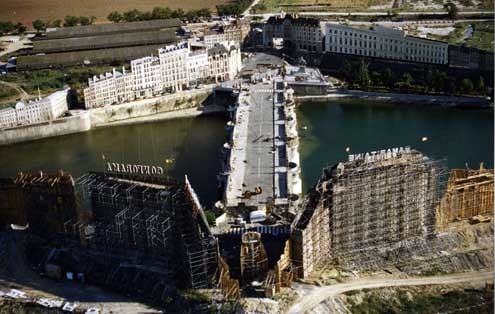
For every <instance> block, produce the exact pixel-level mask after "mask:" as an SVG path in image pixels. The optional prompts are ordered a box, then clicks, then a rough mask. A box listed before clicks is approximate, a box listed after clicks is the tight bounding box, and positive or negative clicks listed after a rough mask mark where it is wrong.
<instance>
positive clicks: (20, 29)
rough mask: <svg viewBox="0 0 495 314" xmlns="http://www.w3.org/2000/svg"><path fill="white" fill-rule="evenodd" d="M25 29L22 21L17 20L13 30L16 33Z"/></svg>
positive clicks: (20, 32)
mask: <svg viewBox="0 0 495 314" xmlns="http://www.w3.org/2000/svg"><path fill="white" fill-rule="evenodd" d="M26 30H27V27H26V26H24V25H23V24H22V23H20V22H18V23H16V24H15V31H16V32H17V33H18V34H22V33H24V32H25V31H26Z"/></svg>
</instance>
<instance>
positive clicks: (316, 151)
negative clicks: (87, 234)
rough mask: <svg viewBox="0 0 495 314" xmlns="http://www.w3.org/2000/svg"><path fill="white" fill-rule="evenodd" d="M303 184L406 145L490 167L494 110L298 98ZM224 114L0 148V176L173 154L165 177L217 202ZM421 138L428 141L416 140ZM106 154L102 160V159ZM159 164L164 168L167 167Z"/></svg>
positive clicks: (150, 160) (154, 161) (455, 163)
mask: <svg viewBox="0 0 495 314" xmlns="http://www.w3.org/2000/svg"><path fill="white" fill-rule="evenodd" d="M298 120H299V126H300V127H302V126H306V127H307V129H306V130H304V129H301V130H299V135H300V136H301V147H300V151H301V164H302V176H303V186H304V189H307V188H309V187H310V186H311V185H312V184H314V183H315V182H316V180H317V179H318V177H319V176H320V174H321V169H322V167H325V166H326V165H332V164H334V163H336V162H338V161H340V160H344V159H345V158H346V152H345V148H346V147H350V149H351V153H352V152H354V153H360V152H366V151H371V150H377V149H383V148H389V147H397V146H406V145H410V146H411V147H413V148H417V149H420V150H421V151H423V152H424V153H426V154H427V155H428V156H431V157H433V158H443V157H446V158H447V164H448V166H449V167H464V166H465V163H466V162H467V163H468V164H469V165H470V166H471V167H473V168H474V167H477V166H478V164H479V162H480V161H483V162H485V165H486V166H487V167H493V111H491V110H461V109H452V108H431V107H419V106H392V105H377V104H363V103H359V104H358V103H341V102H330V103H304V104H303V105H301V106H300V107H299V108H298ZM225 122H226V120H225V118H223V117H217V116H205V117H196V118H186V119H177V120H167V121H161V122H153V123H144V124H136V125H126V126H115V127H109V128H102V129H96V130H93V131H90V132H86V133H79V134H73V135H68V136H62V137H56V138H49V139H45V140H40V141H35V142H28V143H22V144H16V145H12V146H5V147H0V177H6V176H14V175H15V174H16V173H17V172H19V171H38V170H43V171H45V172H54V171H57V170H59V169H63V170H65V171H68V172H70V173H72V174H73V176H74V177H77V176H79V175H81V174H82V173H84V172H87V171H102V170H104V163H105V161H115V162H124V163H139V164H149V165H162V166H164V167H165V159H174V160H175V162H174V163H173V164H172V165H171V166H170V167H169V169H168V173H169V175H170V176H173V177H176V178H182V177H183V175H184V174H188V176H189V179H190V181H191V183H192V185H193V187H194V188H195V190H196V191H197V192H198V194H199V196H200V199H201V202H202V203H203V205H206V206H207V207H211V206H212V204H213V203H214V201H215V200H216V199H217V196H218V194H217V181H216V175H217V173H218V172H219V167H220V162H219V149H220V147H221V146H222V144H223V142H224V141H225V138H226V132H225V129H224V126H225ZM423 136H426V137H428V141H426V142H422V141H421V138H422V137H423ZM103 156H105V160H103ZM165 169H167V168H166V167H165Z"/></svg>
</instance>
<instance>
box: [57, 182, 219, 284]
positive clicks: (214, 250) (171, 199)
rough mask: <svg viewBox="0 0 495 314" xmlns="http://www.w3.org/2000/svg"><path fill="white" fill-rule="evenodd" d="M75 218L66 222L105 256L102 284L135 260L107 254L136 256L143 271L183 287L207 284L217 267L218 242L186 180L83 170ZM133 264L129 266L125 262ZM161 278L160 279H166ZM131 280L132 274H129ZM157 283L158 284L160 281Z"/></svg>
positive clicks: (112, 280) (114, 278)
mask: <svg viewBox="0 0 495 314" xmlns="http://www.w3.org/2000/svg"><path fill="white" fill-rule="evenodd" d="M76 194H77V203H78V210H77V219H73V220H69V221H67V222H66V224H65V228H66V230H67V232H68V233H71V234H74V235H76V236H78V238H79V239H80V241H81V243H82V244H83V245H84V246H85V247H86V248H88V249H91V250H94V251H96V252H104V253H105V254H106V256H108V258H105V260H108V263H107V264H108V271H107V274H106V275H107V276H108V278H107V281H106V282H107V285H114V284H115V282H117V283H118V282H119V280H118V278H124V277H125V278H127V275H125V276H124V275H123V274H122V272H125V271H127V270H129V269H132V272H135V273H136V275H135V276H137V277H136V278H138V277H139V276H142V275H141V274H143V271H141V270H140V269H141V267H142V265H141V266H140V265H139V264H136V265H134V264H132V263H130V262H129V261H128V259H124V260H125V264H126V265H127V266H126V267H122V261H123V259H120V262H119V263H117V264H115V259H113V258H112V257H111V256H120V257H125V258H127V257H129V256H136V258H135V259H134V260H136V261H137V260H141V261H143V262H144V263H145V264H147V265H148V266H147V267H145V268H146V269H148V271H147V272H146V273H147V274H149V273H150V271H151V270H153V271H152V273H155V274H156V273H160V274H166V276H165V277H167V278H172V277H175V279H177V280H178V285H179V286H183V287H186V288H209V287H211V286H212V284H213V279H214V278H213V277H214V275H215V273H216V271H217V268H218V259H217V256H218V243H217V240H216V239H215V238H214V237H213V236H212V234H211V232H210V230H209V227H208V223H207V221H206V217H205V215H204V212H203V210H202V208H201V205H200V204H199V201H198V198H197V196H196V194H195V193H194V190H193V189H192V187H191V186H190V184H189V181H188V180H187V177H186V180H185V182H183V183H179V182H176V181H173V180H170V179H168V178H165V177H150V178H147V177H143V176H139V177H133V176H130V175H118V174H106V173H87V174H85V175H83V176H81V177H80V178H78V179H77V182H76ZM129 265H133V266H129ZM165 277H163V278H165ZM133 278H134V277H133ZM171 280H173V279H170V280H169V285H170V284H172V282H170V281H171ZM157 284H159V285H162V283H161V281H160V282H158V283H157Z"/></svg>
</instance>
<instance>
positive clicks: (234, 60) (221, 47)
mask: <svg viewBox="0 0 495 314" xmlns="http://www.w3.org/2000/svg"><path fill="white" fill-rule="evenodd" d="M240 70H241V52H240V50H239V45H238V44H236V43H235V42H225V43H223V44H217V45H215V47H213V48H211V49H208V76H209V77H211V78H214V79H215V82H218V81H225V80H231V79H233V78H234V77H235V76H236V75H237V73H239V71H240Z"/></svg>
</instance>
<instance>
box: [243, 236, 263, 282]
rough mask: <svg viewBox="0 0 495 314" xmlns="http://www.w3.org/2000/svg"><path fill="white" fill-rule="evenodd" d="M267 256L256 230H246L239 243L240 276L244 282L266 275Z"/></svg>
mask: <svg viewBox="0 0 495 314" xmlns="http://www.w3.org/2000/svg"><path fill="white" fill-rule="evenodd" d="M267 270H268V258H267V256H266V251H265V247H264V246H263V243H262V242H261V234H260V233H258V232H246V233H244V234H243V235H242V243H241V277H242V280H243V282H244V283H248V282H250V281H252V280H255V279H261V278H264V277H265V276H266V273H267Z"/></svg>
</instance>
